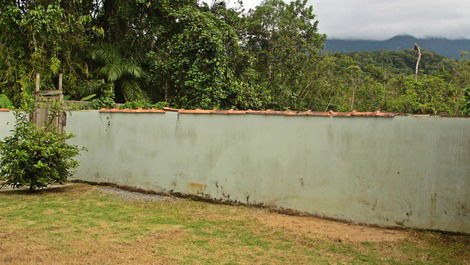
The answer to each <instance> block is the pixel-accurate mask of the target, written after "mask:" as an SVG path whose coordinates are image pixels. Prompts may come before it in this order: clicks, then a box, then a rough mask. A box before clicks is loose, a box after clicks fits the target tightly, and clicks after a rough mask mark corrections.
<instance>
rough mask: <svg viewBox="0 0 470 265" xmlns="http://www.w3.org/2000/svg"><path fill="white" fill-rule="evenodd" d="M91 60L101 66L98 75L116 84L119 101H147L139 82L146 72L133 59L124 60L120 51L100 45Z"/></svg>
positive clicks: (93, 52) (110, 46)
mask: <svg viewBox="0 0 470 265" xmlns="http://www.w3.org/2000/svg"><path fill="white" fill-rule="evenodd" d="M91 59H92V60H93V61H94V62H96V63H97V64H98V65H99V68H98V70H97V74H98V75H99V76H101V77H103V78H104V79H105V80H106V81H108V82H111V83H113V84H114V89H115V93H116V97H117V100H125V101H133V100H142V99H143V100H147V95H146V94H145V92H144V91H143V90H142V89H141V88H140V86H139V83H138V82H137V80H138V79H139V78H141V77H142V76H143V75H144V71H143V70H142V68H141V67H140V66H139V65H138V64H137V62H136V61H135V60H133V59H126V58H124V57H123V56H122V55H121V54H120V52H119V51H118V49H117V48H116V47H114V46H112V45H109V44H99V45H97V47H96V48H95V49H94V50H93V51H92V52H91Z"/></svg>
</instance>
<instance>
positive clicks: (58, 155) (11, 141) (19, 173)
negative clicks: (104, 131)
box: [0, 110, 81, 191]
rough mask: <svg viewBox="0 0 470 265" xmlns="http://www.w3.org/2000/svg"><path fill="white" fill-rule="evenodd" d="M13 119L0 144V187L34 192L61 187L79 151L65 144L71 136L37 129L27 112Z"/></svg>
mask: <svg viewBox="0 0 470 265" xmlns="http://www.w3.org/2000/svg"><path fill="white" fill-rule="evenodd" d="M14 115H15V120H16V121H15V126H14V129H13V130H12V131H11V132H12V135H11V136H7V137H5V138H4V140H3V141H0V186H11V187H13V188H21V187H29V190H30V191H34V190H36V189H38V188H44V187H47V186H48V185H49V184H52V183H63V182H64V181H65V180H66V179H67V177H69V176H70V175H71V170H72V169H73V168H76V167H77V166H78V162H77V161H75V160H74V159H73V158H74V157H75V156H76V155H78V153H79V152H80V150H81V148H79V147H78V146H74V145H70V144H67V143H66V142H65V141H66V140H68V139H70V138H72V137H73V135H72V134H67V133H63V132H58V131H57V130H56V129H54V128H51V127H50V126H47V127H45V128H37V127H36V125H34V124H33V123H32V122H30V121H29V112H28V111H18V110H17V111H14ZM2 182H3V183H2Z"/></svg>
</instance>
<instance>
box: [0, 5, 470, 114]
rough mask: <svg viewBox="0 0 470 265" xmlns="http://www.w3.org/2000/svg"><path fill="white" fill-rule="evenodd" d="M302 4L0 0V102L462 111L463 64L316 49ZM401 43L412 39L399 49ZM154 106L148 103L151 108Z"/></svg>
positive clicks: (309, 14)
mask: <svg viewBox="0 0 470 265" xmlns="http://www.w3.org/2000/svg"><path fill="white" fill-rule="evenodd" d="M314 11H315V9H314V8H313V7H311V6H309V5H307V0H297V1H293V2H291V3H284V2H283V1H281V0H267V1H264V2H263V4H262V5H261V6H258V7H257V8H256V9H254V10H251V11H249V12H247V13H244V12H242V11H241V9H240V8H228V7H226V6H225V5H224V4H223V3H221V4H216V5H213V6H208V5H205V4H201V3H199V2H198V1H197V0H181V1H170V0H102V1H96V0H69V1H58V0H16V1H13V0H0V58H1V60H0V90H1V93H0V94H3V95H4V96H2V97H0V99H3V100H0V106H1V105H2V104H3V105H8V104H7V102H6V101H7V100H4V99H6V98H8V99H10V100H11V101H12V102H13V104H18V103H19V102H20V101H21V99H22V98H24V97H27V96H28V95H30V94H31V92H32V90H33V87H34V76H35V74H36V73H40V74H41V76H42V87H44V88H52V87H54V86H55V85H56V84H57V79H58V76H59V74H63V75H64V91H65V93H66V95H67V97H68V98H70V99H76V100H80V99H87V100H88V99H92V100H91V106H92V107H94V108H101V107H112V106H113V103H114V102H120V103H124V102H126V104H125V106H127V107H134V108H136V107H144V108H146V107H162V106H166V105H169V106H172V107H176V108H186V109H189V108H202V109H276V110H287V109H291V110H307V109H311V110H316V111H328V110H334V111H352V110H357V111H376V110H381V111H391V112H406V113H429V114H442V115H467V114H468V113H469V109H470V107H469V97H470V95H469V93H470V61H469V60H468V59H466V58H461V59H458V60H457V59H446V58H443V57H442V56H439V55H437V54H435V53H431V52H426V51H425V52H424V54H423V58H422V62H421V64H420V73H419V76H418V78H417V79H416V78H415V75H414V64H415V62H416V61H415V60H416V57H417V54H416V53H415V52H413V51H411V50H410V51H404V52H371V53H354V54H339V53H338V54H331V53H325V52H324V43H325V39H326V36H325V35H323V34H321V33H319V32H318V23H319V22H318V21H317V20H316V17H315V14H314ZM410 48H411V47H410ZM155 103H157V104H155Z"/></svg>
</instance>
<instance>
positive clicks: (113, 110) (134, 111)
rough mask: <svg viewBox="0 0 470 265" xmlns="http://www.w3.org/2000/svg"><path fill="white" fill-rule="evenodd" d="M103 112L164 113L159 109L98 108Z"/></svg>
mask: <svg viewBox="0 0 470 265" xmlns="http://www.w3.org/2000/svg"><path fill="white" fill-rule="evenodd" d="M100 112H103V113H165V111H164V110H161V109H100Z"/></svg>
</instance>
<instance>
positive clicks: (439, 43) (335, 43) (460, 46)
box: [326, 35, 470, 59]
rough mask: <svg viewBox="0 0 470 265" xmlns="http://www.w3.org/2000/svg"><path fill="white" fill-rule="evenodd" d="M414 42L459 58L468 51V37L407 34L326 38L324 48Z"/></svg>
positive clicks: (390, 47) (398, 45) (409, 44)
mask: <svg viewBox="0 0 470 265" xmlns="http://www.w3.org/2000/svg"><path fill="white" fill-rule="evenodd" d="M415 43H418V44H419V45H420V46H421V47H422V48H424V49H427V50H429V51H433V52H436V53H439V54H441V55H444V56H446V57H449V58H455V59H458V58H460V56H461V53H462V51H467V52H470V40H469V39H456V40H450V39H445V38H424V39H418V38H414V37H412V36H407V35H401V36H395V37H393V38H390V39H388V40H383V41H376V40H340V39H328V40H327V41H326V50H328V51H331V52H359V51H377V50H390V51H393V50H407V49H412V48H413V45H414V44H415Z"/></svg>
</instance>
